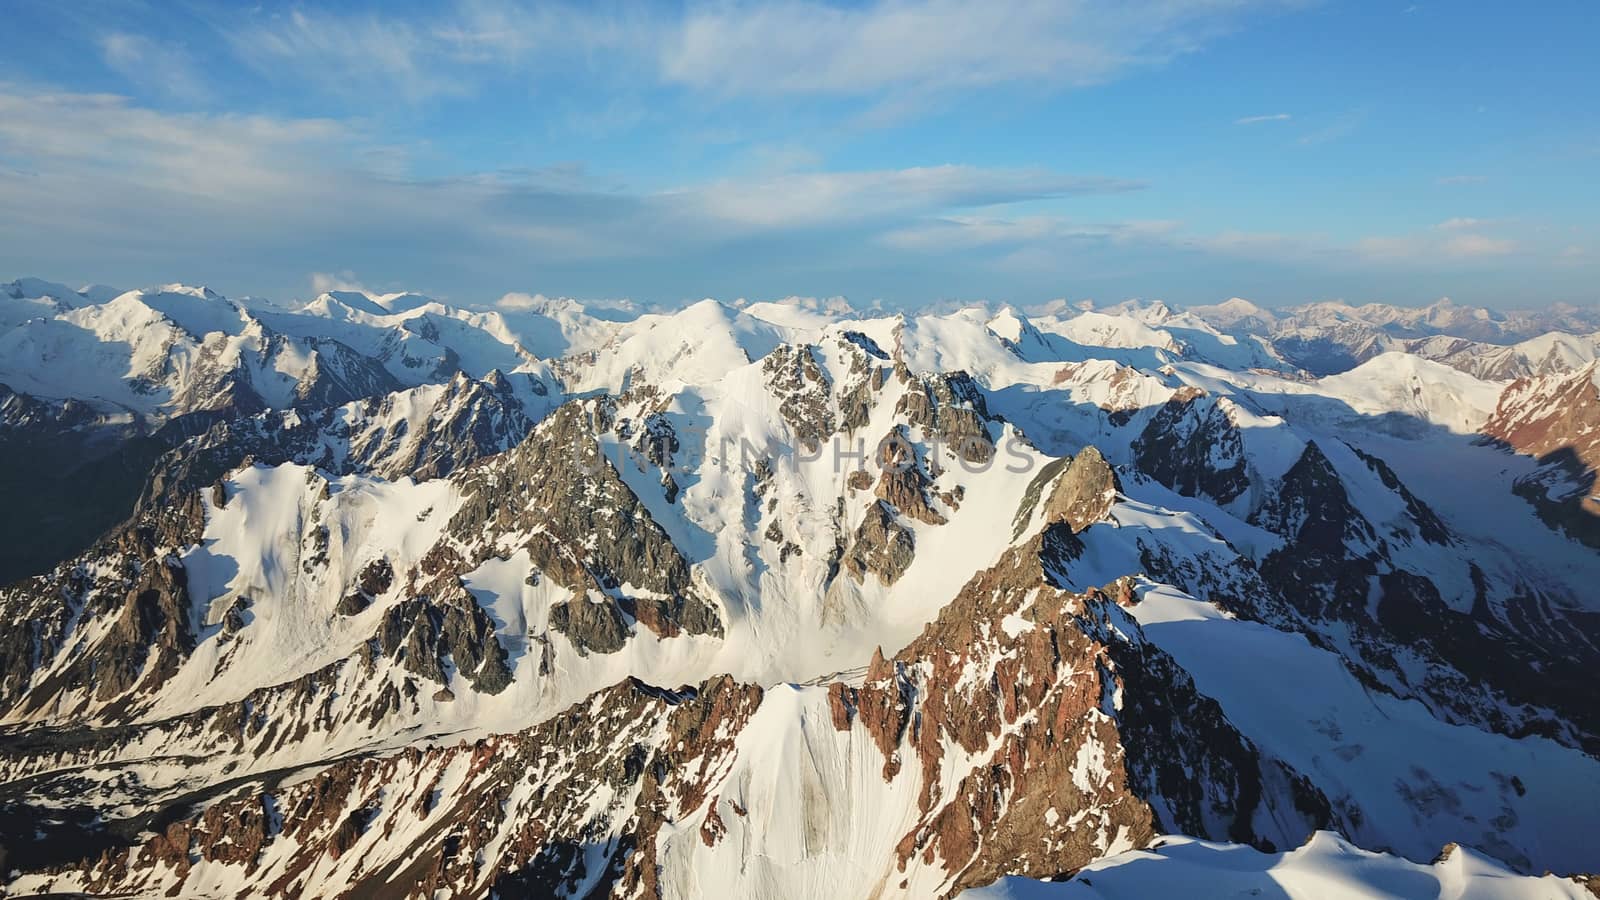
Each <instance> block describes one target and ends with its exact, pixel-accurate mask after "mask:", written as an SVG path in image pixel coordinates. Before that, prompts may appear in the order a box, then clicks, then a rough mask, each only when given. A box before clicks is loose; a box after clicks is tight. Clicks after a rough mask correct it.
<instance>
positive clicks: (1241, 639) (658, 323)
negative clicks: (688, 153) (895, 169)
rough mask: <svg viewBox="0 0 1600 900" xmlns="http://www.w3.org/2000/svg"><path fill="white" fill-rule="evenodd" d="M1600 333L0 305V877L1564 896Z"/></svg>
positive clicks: (735, 313)
mask: <svg viewBox="0 0 1600 900" xmlns="http://www.w3.org/2000/svg"><path fill="white" fill-rule="evenodd" d="M1597 330H1600V320H1596V319H1594V317H1592V316H1589V315H1588V314H1587V313H1585V312H1582V311H1577V310H1557V311H1550V312H1544V313H1538V314H1533V313H1525V314H1500V313H1492V312H1489V311H1486V310H1469V309H1463V308H1460V307H1456V306H1453V305H1451V304H1448V303H1444V304H1440V305H1436V306H1434V307H1429V308H1427V309H1425V310H1404V309H1399V308H1395V307H1380V306H1363V307H1348V306H1342V305H1337V304H1315V305H1312V306H1308V307H1302V308H1299V309H1294V310H1271V311H1269V310H1263V309H1260V308H1258V307H1255V306H1253V305H1251V304H1248V303H1246V302H1245V301H1241V300H1234V301H1229V302H1228V303H1224V304H1220V305H1217V306H1213V307H1202V308H1196V309H1191V310H1174V309H1171V308H1168V307H1166V306H1164V305H1161V304H1124V305H1121V306H1117V307H1110V308H1104V309H1076V308H1075V309H1070V310H1057V311H1053V312H1050V313H1048V314H1039V315H1025V314H1023V313H1021V312H1018V311H1016V310H1014V309H1010V308H983V307H973V308H968V309H963V310H959V311H956V312H952V313H939V314H935V313H925V314H919V315H911V314H901V315H880V314H857V313H851V312H848V311H842V310H841V309H840V307H839V306H838V305H836V304H834V305H829V306H827V307H826V311H824V307H823V306H821V305H819V304H815V303H808V302H805V301H785V302H778V303H755V304H743V305H739V306H729V305H724V304H720V303H717V302H714V301H704V302H702V303H698V304H694V305H691V306H688V307H686V308H683V309H680V310H674V311H667V312H649V313H637V312H635V313H629V314H626V315H619V314H618V313H617V312H616V311H615V310H606V311H603V312H602V311H599V310H591V309H587V308H585V306H584V305H583V304H581V303H577V302H574V301H545V302H543V303H541V304H539V305H534V306H529V305H526V304H524V305H521V306H519V307H517V308H514V309H499V308H484V309H475V308H464V307H460V306H455V305H451V304H448V303H444V302H440V301H437V300H434V299H431V298H428V297H424V296H420V295H415V294H391V295H382V296H370V295H367V294H359V293H352V292H334V293H328V294H323V295H321V296H319V297H317V298H315V299H313V300H311V301H309V302H306V303H303V304H299V305H296V306H293V307H285V306H278V305H273V304H268V303H265V302H262V301H255V300H237V299H230V298H225V297H222V296H219V295H217V294H216V293H214V292H212V291H209V290H207V289H204V288H195V287H188V286H184V285H168V286H164V287H160V288H155V289H150V290H141V291H129V292H126V293H121V294H116V293H115V292H111V291H103V290H101V291H95V292H92V293H89V294H80V293H78V292H76V291H72V290H71V289H69V288H66V287H64V286H61V285H56V284H52V283H49V282H42V281H39V280H36V279H21V280H18V281H16V282H12V283H9V284H6V285H0V449H3V451H4V453H5V455H6V460H7V462H8V463H9V464H10V465H9V466H7V467H6V469H7V472H6V473H5V474H4V475H3V476H0V494H3V495H4V498H5V500H6V501H7V504H6V505H7V508H9V509H11V510H13V513H12V515H11V516H10V517H8V521H7V522H6V526H5V527H6V529H7V535H6V537H7V539H6V541H5V552H4V556H3V559H0V563H3V566H4V572H3V574H4V576H5V578H6V582H7V583H6V584H5V586H4V587H0V609H3V610H4V615H5V616H6V618H7V621H8V623H9V625H10V627H8V628H7V629H6V630H5V631H4V632H3V634H0V853H3V854H4V859H3V861H0V870H3V871H4V872H5V873H6V874H5V878H6V879H7V884H6V888H5V889H6V890H7V891H10V892H13V893H18V894H26V893H31V892H57V893H72V892H79V893H87V894H91V895H135V896H158V895H164V896H217V897H222V896H237V895H242V894H246V893H248V894H250V895H255V896H283V897H311V896H327V897H346V896H350V897H356V896H418V897H422V896H428V897H433V896H455V897H476V896H500V897H517V896H567V897H593V896H612V895H615V896H629V897H696V896H762V897H785V898H787V897H796V898H800V897H823V896H829V897H831V896H850V897H855V896H860V897H868V896H872V897H895V896H905V897H929V896H945V897H948V896H955V895H958V894H962V893H964V892H968V891H971V892H974V894H975V895H979V894H982V895H986V896H1011V895H1012V893H1006V892H1020V891H1023V890H1025V889H1034V888H1037V889H1038V890H1041V891H1049V890H1051V889H1052V888H1053V887H1059V888H1060V889H1061V890H1062V891H1063V892H1067V891H1070V890H1073V889H1074V887H1073V886H1074V885H1077V886H1078V887H1079V888H1082V889H1084V890H1088V889H1091V888H1092V885H1093V884H1094V883H1096V882H1101V881H1102V879H1111V878H1122V877H1126V878H1127V879H1130V880H1129V881H1128V884H1129V885H1131V886H1134V887H1129V888H1128V889H1129V890H1150V888H1147V887H1146V888H1138V887H1136V886H1137V885H1138V884H1139V882H1138V880H1137V879H1138V877H1139V876H1138V872H1137V871H1136V870H1135V869H1133V868H1122V864H1124V863H1129V862H1139V863H1140V865H1141V866H1147V865H1155V866H1157V867H1165V868H1160V871H1167V872H1171V873H1172V876H1171V877H1173V878H1179V877H1182V873H1185V872H1188V871H1190V869H1188V868H1185V867H1197V868H1196V869H1195V870H1196V871H1205V870H1206V867H1207V866H1212V865H1216V861H1215V859H1214V858H1213V855H1214V854H1219V853H1224V852H1228V851H1230V850H1231V852H1234V853H1236V854H1246V853H1248V854H1255V855H1257V856H1259V857H1260V858H1262V859H1277V860H1279V863H1278V864H1279V865H1282V866H1285V867H1288V868H1291V869H1292V868H1294V867H1296V866H1305V867H1306V868H1307V869H1308V870H1310V871H1314V872H1316V873H1321V874H1320V875H1318V876H1317V877H1323V876H1327V877H1333V876H1328V875H1327V873H1330V872H1334V873H1344V875H1341V876H1340V877H1345V875H1348V877H1349V878H1353V879H1357V880H1359V878H1360V877H1365V876H1364V875H1362V873H1378V872H1386V873H1390V874H1389V875H1387V876H1385V878H1387V880H1386V881H1384V882H1383V883H1385V884H1390V885H1406V887H1405V888H1404V890H1409V891H1413V892H1415V893H1416V895H1417V896H1430V897H1431V896H1436V895H1437V894H1438V891H1439V890H1440V889H1441V888H1440V885H1458V886H1460V887H1462V889H1463V890H1466V891H1468V893H1467V895H1472V894H1471V893H1470V892H1471V891H1472V890H1476V889H1479V888H1480V887H1482V886H1484V885H1489V884H1491V883H1492V884H1493V885H1495V886H1496V888H1495V889H1497V890H1499V889H1503V890H1504V891H1508V892H1511V893H1509V894H1507V895H1508V896H1527V897H1546V896H1583V895H1584V894H1583V892H1584V891H1587V890H1589V889H1591V888H1592V886H1593V884H1594V881H1593V879H1592V877H1591V876H1586V875H1585V874H1584V873H1587V872H1595V871H1597V870H1600V859H1597V858H1596V851H1595V849H1594V842H1593V841H1592V840H1591V839H1589V837H1588V836H1589V835H1592V834H1593V832H1594V829H1595V828H1596V827H1597V826H1600V812H1596V810H1597V809H1600V804H1596V803H1592V802H1575V801H1581V800H1582V799H1583V798H1600V707H1597V706H1596V704H1595V702H1594V691H1593V687H1592V679H1593V672H1594V671H1595V670H1596V666H1597V664H1600V599H1597V597H1596V595H1595V593H1594V591H1593V588H1592V585H1593V584H1594V583H1596V579H1597V578H1600V556H1597V555H1596V549H1595V548H1596V547H1597V546H1600V537H1597V534H1600V531H1597V530H1596V526H1595V524H1594V523H1595V522H1596V521H1600V520H1597V518H1596V517H1597V516H1600V511H1597V510H1596V509H1595V508H1594V504H1593V498H1592V497H1591V496H1590V494H1591V493H1592V490H1591V488H1592V485H1593V481H1594V477H1595V467H1596V466H1600V450H1597V449H1596V446H1595V441H1594V433H1595V428H1596V421H1595V420H1596V415H1597V410H1600V388H1597V384H1600V378H1597V376H1596V375H1595V365H1596V363H1595V358H1596V349H1597V347H1600V339H1597V338H1596V335H1595V332H1596V331H1597ZM1357 848H1360V849H1357ZM1237 858H1243V857H1237ZM1113 872H1121V873H1123V874H1122V875H1113V874H1111V873H1113ZM1548 873H1555V874H1554V875H1549V874H1548ZM1307 877H1310V876H1307ZM1373 877H1377V876H1376V875H1374V876H1373ZM1430 879H1431V881H1430ZM1051 881H1055V882H1058V881H1067V882H1068V884H1064V885H1059V886H1053V885H1047V884H1045V883H1044V882H1051ZM1109 883H1111V884H1113V885H1115V884H1116V883H1117V882H1115V881H1111V882H1109ZM1428 884H1432V885H1433V890H1434V893H1428V892H1427V891H1428V888H1427V885H1428ZM1485 889H1486V888H1485ZM1330 890H1331V888H1330ZM1064 895H1074V896H1075V894H1064Z"/></svg>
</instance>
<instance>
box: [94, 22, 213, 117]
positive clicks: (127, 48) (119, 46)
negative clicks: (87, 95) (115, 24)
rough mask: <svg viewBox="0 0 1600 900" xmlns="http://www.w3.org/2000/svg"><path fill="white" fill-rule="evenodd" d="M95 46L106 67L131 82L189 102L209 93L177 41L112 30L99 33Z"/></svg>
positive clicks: (194, 101) (187, 54)
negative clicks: (165, 40) (97, 45)
mask: <svg viewBox="0 0 1600 900" xmlns="http://www.w3.org/2000/svg"><path fill="white" fill-rule="evenodd" d="M99 47H100V56H101V59H102V60H104V62H105V64H106V67H107V68H109V69H111V70H112V71H114V72H116V73H117V74H118V75H121V76H122V77H123V78H126V79H127V80H128V81H129V82H131V83H133V84H136V85H139V86H141V87H144V88H148V89H151V90H154V91H156V92H158V93H160V94H165V95H167V96H169V97H174V98H176V99H178V100H182V101H185V102H190V103H200V102H204V101H207V100H210V99H211V98H212V96H213V92H212V90H211V86H210V84H209V83H208V82H207V80H206V78H205V77H204V76H203V75H202V74H201V72H200V70H199V69H198V68H197V67H196V66H195V65H194V64H193V63H192V62H191V61H190V58H189V53H188V50H187V48H185V47H183V46H182V45H180V44H175V43H170V42H162V41H157V40H152V39H151V38H147V37H144V36H143V35H138V34H131V33H128V32H112V33H110V34H106V35H103V36H101V38H100V40H99Z"/></svg>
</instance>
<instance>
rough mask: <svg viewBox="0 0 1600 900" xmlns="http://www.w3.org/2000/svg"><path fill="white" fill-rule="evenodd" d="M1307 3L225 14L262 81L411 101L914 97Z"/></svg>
mask: <svg viewBox="0 0 1600 900" xmlns="http://www.w3.org/2000/svg"><path fill="white" fill-rule="evenodd" d="M1299 2H1302V0H1125V2H1121V3H1117V4H1098V3H1081V2H1054V0H991V2H988V3H977V4H975V3H967V2H962V0H869V2H867V3H864V4H862V5H858V6H840V5H835V4H832V3H823V2H816V0H777V2H772V3H763V4H751V3H690V4H687V5H686V6H683V7H678V8H676V9H674V8H672V7H642V6H617V5H612V4H592V5H591V4H577V3H563V2H551V3H532V2H502V3H495V2H489V0H457V2H456V3H454V4H453V5H451V6H447V7H444V8H442V9H441V10H440V11H438V12H436V13H434V14H432V15H431V16H429V17H423V18H418V17H415V16H413V17H408V18H399V17H397V16H396V17H391V16H387V15H384V14H381V13H375V12H341V11H334V10H331V9H313V8H299V7H297V8H295V9H293V10H291V11H289V12H287V13H257V14H254V15H253V16H251V17H250V18H249V19H248V20H247V21H244V22H235V23H233V24H224V25H223V26H221V27H222V30H223V31H224V34H225V37H226V39H227V41H228V43H229V45H230V46H231V47H232V48H233V50H234V52H235V53H236V54H237V55H238V56H239V58H241V59H242V60H244V61H245V62H246V64H247V65H249V66H251V67H252V68H253V69H255V70H256V71H257V72H258V73H259V74H261V75H262V76H264V77H268V78H273V79H299V80H310V81H313V82H316V83H318V84H319V85H320V86H321V87H322V88H324V89H327V90H331V91H342V92H356V91H360V92H366V93H369V94H372V95H375V96H379V97H386V96H392V95H394V94H396V93H397V94H399V95H400V96H401V97H403V98H406V99H410V100H427V99H430V98H433V97H437V96H443V95H451V94H458V93H465V92H470V91H472V90H474V89H475V88H476V87H477V86H480V85H481V84H482V83H483V82H485V81H487V80H488V79H489V78H491V77H494V76H496V75H501V74H504V73H507V72H519V73H523V74H531V73H535V72H539V71H552V70H554V71H559V70H560V69H561V68H562V67H569V66H579V67H583V69H584V70H586V71H588V72H590V73H591V74H596V75H600V74H613V73H616V72H618V71H622V72H629V73H636V74H637V75H638V76H639V77H640V78H642V79H644V80H648V81H654V82H656V83H657V84H662V85H670V86H676V87H679V88H684V89H687V90H690V91H694V92H697V93H704V94H710V95H716V96H723V97H728V96H773V95H783V94H802V95H807V94H809V95H831V96H838V97H851V98H867V99H870V100H872V101H874V102H875V103H877V104H881V105H883V106H884V108H886V109H887V108H899V109H906V108H910V109H915V108H917V107H918V106H919V105H920V104H921V103H922V102H923V101H925V100H926V99H927V98H929V97H932V96H937V95H940V94H944V93H948V92H950V91H961V90H970V89H976V88H983V87H986V86H991V85H997V84H1001V83H1007V84H1013V83H1025V84H1036V85H1042V86H1045V87H1050V88H1070V87H1074V86H1081V85H1087V84H1094V83H1099V82H1103V81H1106V80H1109V79H1111V78H1114V77H1116V76H1118V75H1120V74H1122V73H1124V72H1126V71H1128V70H1130V69H1135V68H1139V67H1146V66H1153V65H1160V64H1162V63H1165V62H1168V61H1170V60H1172V59H1174V58H1176V57H1178V56H1182V55H1184V54H1187V53H1191V52H1193V51H1195V50H1197V49H1199V48H1201V47H1203V46H1205V45H1206V44H1207V43H1208V42H1209V41H1211V40H1212V39H1214V38H1216V37H1218V36H1220V35H1222V34H1225V33H1227V32H1228V31H1230V30H1232V29H1233V28H1235V27H1237V25H1238V23H1239V21H1240V20H1241V18H1242V17H1243V16H1245V15H1247V14H1249V13H1251V12H1255V11H1259V10H1263V9H1273V8H1282V7H1287V6H1293V5H1296V4H1298V3H1299Z"/></svg>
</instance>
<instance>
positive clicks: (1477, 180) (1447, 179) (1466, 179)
mask: <svg viewBox="0 0 1600 900" xmlns="http://www.w3.org/2000/svg"><path fill="white" fill-rule="evenodd" d="M1488 180H1489V176H1487V175H1445V176H1443V177H1441V178H1440V179H1439V183H1440V184H1445V185H1450V184H1482V183H1483V182H1485V181H1488Z"/></svg>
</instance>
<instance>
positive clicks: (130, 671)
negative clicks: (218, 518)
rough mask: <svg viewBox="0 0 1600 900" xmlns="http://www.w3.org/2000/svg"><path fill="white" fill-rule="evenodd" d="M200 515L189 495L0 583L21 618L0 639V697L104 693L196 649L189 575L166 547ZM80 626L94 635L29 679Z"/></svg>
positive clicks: (162, 674)
mask: <svg viewBox="0 0 1600 900" xmlns="http://www.w3.org/2000/svg"><path fill="white" fill-rule="evenodd" d="M204 522H205V517H204V512H203V510H202V508H201V505H200V498H199V496H198V495H195V494H191V495H189V496H188V497H186V498H184V500H183V501H182V502H180V503H177V504H175V505H173V506H168V507H164V508H161V509H157V510H151V511H150V512H148V513H146V514H145V515H143V516H142V517H141V519H140V520H139V521H138V522H136V523H132V524H130V525H129V526H128V527H127V528H125V529H123V530H122V531H120V532H118V533H117V534H115V535H113V536H111V537H110V538H108V539H107V540H106V541H104V542H102V543H101V544H100V545H99V546H97V547H96V548H95V549H94V550H92V551H91V552H90V553H88V554H86V560H85V562H84V563H81V564H80V563H77V562H74V563H68V564H64V565H61V566H58V567H57V568H56V569H54V570H53V571H51V572H49V573H47V574H45V575H41V576H37V577H35V578H29V579H24V580H23V581H20V582H17V583H16V584H13V585H11V586H10V587H7V588H4V589H0V609H5V610H8V611H10V612H11V614H13V615H16V616H18V618H17V619H16V621H18V622H20V623H23V624H22V627H19V628H14V629H7V630H6V635H5V637H4V638H3V639H0V701H3V702H4V703H5V704H6V705H7V708H13V705H14V704H17V703H18V701H19V700H21V701H23V703H24V704H25V708H26V709H28V710H40V709H44V708H46V707H47V706H49V705H50V704H52V703H55V702H57V699H58V698H59V697H60V696H61V695H62V694H63V693H69V692H79V691H88V692H90V693H92V695H93V696H94V697H96V698H98V699H99V700H101V701H110V700H113V699H115V698H118V697H120V696H122V695H123V694H125V693H128V692H130V691H131V690H133V689H134V688H135V687H136V686H137V685H139V684H143V683H147V682H148V683H157V684H158V683H159V682H160V681H162V680H164V679H165V678H166V677H168V676H170V675H171V673H172V672H173V671H174V670H175V669H176V668H177V666H178V665H179V664H180V663H181V662H182V660H183V659H184V658H185V657H187V656H188V654H189V653H190V652H191V651H192V650H193V649H194V640H195V637H194V636H195V626H196V623H194V622H192V621H191V618H190V616H191V609H192V607H193V604H192V603H191V598H190V596H189V593H188V580H187V577H186V576H185V573H184V570H183V568H182V566H181V565H179V564H178V562H177V560H176V558H175V557H173V556H172V552H171V548H174V547H183V546H186V545H189V544H192V543H194V542H195V541H196V540H197V539H198V537H199V534H200V532H201V529H202V528H203V527H204ZM91 625H93V626H94V627H91ZM85 634H87V635H91V636H92V638H91V639H89V640H91V641H92V643H82V642H80V643H79V644H78V645H77V647H76V649H75V650H74V651H73V652H74V655H73V656H72V657H70V658H68V659H69V661H68V663H67V664H66V665H65V666H64V667H62V668H61V669H60V670H59V671H58V672H57V673H56V674H55V676H54V677H53V678H51V679H49V680H48V681H45V682H41V683H31V682H33V681H34V678H35V673H36V672H38V671H41V670H43V669H45V668H47V667H48V666H51V665H53V664H54V663H55V661H56V657H57V654H59V653H60V652H61V651H62V650H63V648H64V647H65V645H66V643H67V642H68V640H69V638H73V637H75V636H81V635H85ZM24 692H26V696H25V698H24ZM123 712H124V713H129V712H132V710H126V709H125V710H123Z"/></svg>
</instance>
